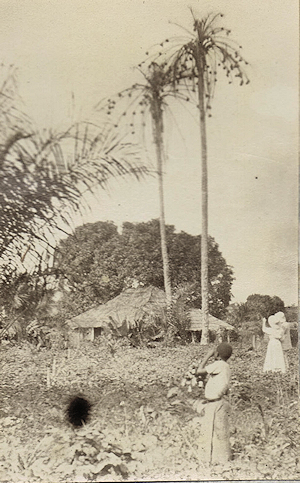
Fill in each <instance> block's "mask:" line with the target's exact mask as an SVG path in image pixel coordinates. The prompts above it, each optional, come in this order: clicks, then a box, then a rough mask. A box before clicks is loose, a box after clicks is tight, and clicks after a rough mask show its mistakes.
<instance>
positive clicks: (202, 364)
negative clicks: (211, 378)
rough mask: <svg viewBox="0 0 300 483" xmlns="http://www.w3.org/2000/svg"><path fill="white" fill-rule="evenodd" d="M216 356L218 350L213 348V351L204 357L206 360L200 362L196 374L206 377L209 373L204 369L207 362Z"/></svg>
mask: <svg viewBox="0 0 300 483" xmlns="http://www.w3.org/2000/svg"><path fill="white" fill-rule="evenodd" d="M215 354H216V349H215V348H213V349H211V350H210V351H208V353H207V354H206V356H205V357H204V359H203V360H202V361H201V362H200V364H199V366H198V367H197V369H196V374H197V375H198V376H206V374H207V371H206V370H205V369H204V367H205V366H206V364H207V361H208V359H210V358H211V357H212V356H214V355H215Z"/></svg>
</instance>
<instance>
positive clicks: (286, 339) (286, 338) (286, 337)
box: [275, 312, 292, 351]
mask: <svg viewBox="0 0 300 483" xmlns="http://www.w3.org/2000/svg"><path fill="white" fill-rule="evenodd" d="M275 315H276V316H277V317H278V318H280V323H281V327H282V328H283V332H284V334H283V340H282V349H283V350H284V351H288V350H289V349H291V348H292V342H291V331H290V324H289V323H288V322H287V320H286V318H285V315H284V313H283V312H277V314H275Z"/></svg>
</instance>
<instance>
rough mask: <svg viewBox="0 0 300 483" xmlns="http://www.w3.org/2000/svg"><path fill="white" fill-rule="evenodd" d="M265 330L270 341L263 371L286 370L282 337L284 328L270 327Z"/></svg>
mask: <svg viewBox="0 0 300 483" xmlns="http://www.w3.org/2000/svg"><path fill="white" fill-rule="evenodd" d="M264 332H265V333H266V334H268V335H269V343H268V347H267V354H266V358H265V363H264V367H263V372H268V371H272V372H276V371H279V372H283V373H285V372H286V364H285V358H284V354H283V350H282V344H281V338H282V337H283V330H282V329H279V328H278V329H277V328H276V329H275V328H268V327H266V328H265V329H264Z"/></svg>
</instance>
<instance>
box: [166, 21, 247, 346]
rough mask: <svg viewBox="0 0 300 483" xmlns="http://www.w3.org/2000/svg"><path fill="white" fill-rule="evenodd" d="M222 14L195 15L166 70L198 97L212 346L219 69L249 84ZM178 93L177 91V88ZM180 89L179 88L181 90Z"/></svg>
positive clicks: (204, 282) (205, 298)
mask: <svg viewBox="0 0 300 483" xmlns="http://www.w3.org/2000/svg"><path fill="white" fill-rule="evenodd" d="M220 17H223V15H222V14H217V15H212V14H209V15H207V16H206V17H204V18H202V19H199V18H196V17H195V16H194V15H193V18H194V25H193V32H188V31H187V30H186V29H184V30H185V31H186V32H188V34H189V37H188V38H187V39H186V40H184V42H180V46H179V47H178V41H177V42H176V45H175V46H174V49H173V50H172V49H170V47H168V51H169V58H168V60H167V61H165V64H166V67H165V69H169V67H171V70H172V76H171V77H172V81H173V85H174V86H181V85H182V84H183V85H185V86H186V88H187V90H188V92H189V93H190V94H191V95H192V96H193V93H194V92H195V93H196V94H197V100H198V109H199V121H200V139H201V173H202V178H201V179H202V182H201V193H202V237H201V287H202V288H201V290H202V313H203V322H204V330H203V333H202V339H201V343H202V344H207V343H208V313H209V279H208V256H209V255H208V250H209V248H208V168H207V164H208V163H207V160H208V150H207V125H206V124H207V123H206V118H207V115H208V116H211V114H210V109H211V102H212V98H213V94H214V89H215V85H216V81H217V74H218V70H219V68H221V69H223V70H224V71H225V73H226V76H227V77H228V79H229V82H230V83H231V82H232V81H233V80H234V79H235V78H238V79H239V80H240V84H241V85H242V84H244V83H246V84H247V83H249V79H248V78H247V76H246V74H245V72H244V69H243V63H245V61H244V60H243V58H242V56H241V54H240V48H239V47H238V46H237V45H236V43H235V42H233V41H232V40H231V39H230V38H229V35H230V30H228V29H225V28H224V27H221V26H218V25H217V20H218V19H219V18H220ZM175 90H176V89H175ZM177 90H178V89H177Z"/></svg>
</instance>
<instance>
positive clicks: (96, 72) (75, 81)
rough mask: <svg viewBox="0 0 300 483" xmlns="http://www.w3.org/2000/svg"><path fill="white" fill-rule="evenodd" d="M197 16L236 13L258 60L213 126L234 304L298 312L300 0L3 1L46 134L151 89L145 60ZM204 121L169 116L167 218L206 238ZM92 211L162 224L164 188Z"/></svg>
mask: <svg viewBox="0 0 300 483" xmlns="http://www.w3.org/2000/svg"><path fill="white" fill-rule="evenodd" d="M188 7H192V8H193V9H194V12H195V13H198V14H199V15H200V16H202V15H203V16H205V15H206V14H207V13H209V12H211V11H213V12H222V13H224V14H225V17H224V18H223V19H222V22H223V23H222V25H224V26H226V27H227V28H229V29H231V30H232V34H231V35H232V38H233V39H236V40H237V42H238V43H239V44H241V45H242V46H243V55H244V57H245V59H246V60H247V61H248V62H249V66H248V71H247V73H248V75H249V78H250V80H251V83H250V84H249V85H248V86H243V87H240V86H239V85H238V83H237V84H236V85H228V84H227V83H226V82H225V81H222V77H223V72H222V71H221V72H220V75H219V78H218V83H217V89H216V95H215V98H214V100H213V103H212V107H213V110H212V114H213V117H212V118H211V119H209V122H208V154H209V159H208V163H209V233H210V235H212V236H213V237H214V238H215V240H216V242H217V243H218V244H219V247H220V251H221V252H222V254H223V256H224V257H225V259H226V262H227V263H228V264H229V265H231V266H232V267H233V271H234V275H235V278H236V280H235V282H234V285H233V295H234V298H233V299H232V301H233V302H243V301H245V300H246V298H247V296H248V295H251V294H253V293H260V294H267V295H271V296H273V295H277V296H279V297H281V298H282V299H283V301H284V302H285V304H286V305H290V304H293V303H297V296H298V280H297V265H298V264H297V261H298V243H297V236H298V70H299V67H298V25H299V23H298V2H297V1H296V0H286V1H285V2H282V0H281V1H279V0H272V1H269V2H264V1H262V0H252V1H250V0H231V1H230V2H228V0H211V1H206V2H205V1H203V2H200V1H195V0H192V1H190V2H188V3H186V2H184V1H179V0H164V1H159V0H127V1H126V2H125V1H124V0H123V1H117V0H22V2H20V1H19V0H17V1H15V0H0V16H1V31H0V46H1V49H0V51H1V61H2V62H4V63H5V64H14V65H15V66H16V67H18V72H19V88H20V93H21V95H22V98H23V101H24V110H25V111H26V112H27V113H28V114H29V115H31V116H32V117H33V118H34V119H35V121H36V123H37V125H38V126H39V127H42V126H47V127H49V126H52V127H54V128H56V127H57V128H60V127H63V126H67V125H69V124H70V121H72V120H75V119H76V118H78V117H79V116H80V115H82V116H88V115H89V112H90V109H91V108H92V106H93V105H95V103H96V102H97V101H99V100H101V99H102V98H104V97H107V96H111V95H113V94H115V93H116V92H118V91H119V90H122V89H124V88H126V87H129V86H130V85H132V84H133V83H135V82H137V81H139V80H140V77H138V72H136V71H135V70H134V69H133V67H134V66H136V65H137V64H139V63H140V62H141V61H142V60H144V58H145V52H146V51H147V50H148V49H149V48H151V47H152V46H153V45H154V44H157V43H160V42H161V41H163V40H164V39H166V38H168V37H173V36H176V35H179V36H182V35H184V31H183V30H181V29H180V28H179V27H177V26H176V25H175V24H176V23H177V24H180V25H182V26H183V27H185V28H187V29H189V30H191V29H192V22H191V14H190V11H189V9H188ZM72 92H73V93H74V97H75V107H74V106H73V104H72ZM172 107H173V106H172ZM191 111H193V110H192V109H191ZM193 116H194V117H193ZM193 116H192V115H190V114H188V113H187V112H186V111H185V110H184V108H183V107H182V106H174V110H173V115H172V114H167V115H166V118H165V145H166V151H167V156H168V159H167V163H166V167H165V205H166V206H165V209H166V222H167V223H169V224H173V225H175V227H176V229H177V230H184V231H186V232H188V233H191V234H193V235H197V234H200V233H201V197H200V181H201V179H200V157H199V156H200V139H199V133H198V126H197V122H196V121H195V118H196V117H197V112H194V111H193ZM175 118H176V121H175ZM150 144H151V142H150ZM153 163H155V159H153ZM92 204H93V209H92V212H91V213H89V214H87V216H86V217H84V221H85V222H86V221H91V222H93V221H97V220H104V221H105V220H112V221H115V222H116V223H117V224H118V225H120V224H121V223H122V222H123V221H131V222H139V221H148V220H151V219H153V218H158V216H159V211H158V195H157V182H156V180H155V179H154V178H153V179H151V178H150V179H146V180H145V181H143V182H142V183H139V182H137V181H134V180H131V179H127V180H117V181H113V182H112V183H111V184H110V186H109V192H107V193H105V192H101V193H100V194H99V195H98V196H97V197H96V198H94V199H93V200H92ZM82 222H83V220H78V219H77V220H76V223H77V224H78V223H79V224H81V223H82Z"/></svg>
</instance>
